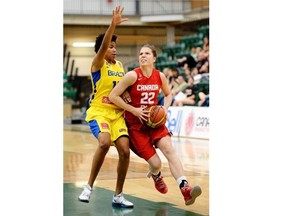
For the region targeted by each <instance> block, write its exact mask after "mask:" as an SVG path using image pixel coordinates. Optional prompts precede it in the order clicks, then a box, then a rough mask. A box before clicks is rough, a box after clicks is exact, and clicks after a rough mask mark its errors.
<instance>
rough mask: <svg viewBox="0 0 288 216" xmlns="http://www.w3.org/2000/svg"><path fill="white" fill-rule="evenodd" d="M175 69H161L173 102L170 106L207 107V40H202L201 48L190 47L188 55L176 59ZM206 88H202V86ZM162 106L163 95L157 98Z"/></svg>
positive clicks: (205, 38)
mask: <svg viewBox="0 0 288 216" xmlns="http://www.w3.org/2000/svg"><path fill="white" fill-rule="evenodd" d="M176 60H177V62H178V65H177V67H175V68H169V67H166V68H164V69H163V71H162V72H163V73H164V74H165V76H166V77H167V80H168V82H169V86H170V88H171V93H172V95H173V101H172V104H171V106H185V105H190V106H209V38H208V36H206V37H204V38H203V45H202V47H192V48H191V53H190V54H189V55H185V56H182V57H181V58H177V59H176ZM205 85H206V86H208V88H203V86H205ZM158 101H159V103H158V104H159V105H163V102H164V101H163V95H162V94H161V93H160V95H159V97H158Z"/></svg>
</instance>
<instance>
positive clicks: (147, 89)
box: [129, 68, 162, 108]
mask: <svg viewBox="0 0 288 216" xmlns="http://www.w3.org/2000/svg"><path fill="white" fill-rule="evenodd" d="M134 71H135V72H136V73H137V80H136V82H135V83H134V84H133V85H132V86H130V87H129V93H130V95H131V97H132V103H131V105H132V106H134V107H143V108H146V107H149V106H153V105H157V103H158V101H157V96H158V94H159V91H160V89H161V87H162V81H161V77H160V71H158V70H156V69H153V71H152V74H151V76H150V77H149V78H148V77H146V76H144V75H143V73H142V70H141V69H140V68H136V69H134Z"/></svg>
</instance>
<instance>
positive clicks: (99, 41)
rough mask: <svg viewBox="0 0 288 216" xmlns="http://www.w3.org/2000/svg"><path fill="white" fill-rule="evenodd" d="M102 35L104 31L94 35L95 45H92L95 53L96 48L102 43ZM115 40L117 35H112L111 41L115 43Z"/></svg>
mask: <svg viewBox="0 0 288 216" xmlns="http://www.w3.org/2000/svg"><path fill="white" fill-rule="evenodd" d="M104 35H105V33H103V34H100V35H98V36H97V37H96V40H95V45H94V51H95V53H97V52H98V50H99V49H100V46H101V44H102V41H103V38H104ZM116 40H117V35H112V39H111V42H115V43H116Z"/></svg>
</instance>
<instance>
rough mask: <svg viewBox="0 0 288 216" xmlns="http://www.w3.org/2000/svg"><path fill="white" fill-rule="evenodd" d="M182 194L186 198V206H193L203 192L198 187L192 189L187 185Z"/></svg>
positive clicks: (182, 189)
mask: <svg viewBox="0 0 288 216" xmlns="http://www.w3.org/2000/svg"><path fill="white" fill-rule="evenodd" d="M181 192H182V194H183V196H184V200H185V204H186V205H192V204H193V203H194V202H195V199H196V198H197V197H198V196H200V194H201V193H202V190H201V188H200V187H199V186H198V185H196V186H195V187H193V188H192V187H191V186H190V185H189V184H185V186H184V187H182V188H181Z"/></svg>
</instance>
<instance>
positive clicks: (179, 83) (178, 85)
mask: <svg viewBox="0 0 288 216" xmlns="http://www.w3.org/2000/svg"><path fill="white" fill-rule="evenodd" d="M187 87H188V83H187V82H186V81H185V79H184V76H183V75H179V76H178V77H177V79H176V80H175V81H174V85H173V88H172V90H171V93H172V96H175V95H177V94H178V93H179V92H181V91H183V90H185V89H186V88H187Z"/></svg>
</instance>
